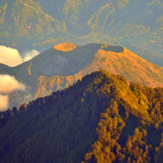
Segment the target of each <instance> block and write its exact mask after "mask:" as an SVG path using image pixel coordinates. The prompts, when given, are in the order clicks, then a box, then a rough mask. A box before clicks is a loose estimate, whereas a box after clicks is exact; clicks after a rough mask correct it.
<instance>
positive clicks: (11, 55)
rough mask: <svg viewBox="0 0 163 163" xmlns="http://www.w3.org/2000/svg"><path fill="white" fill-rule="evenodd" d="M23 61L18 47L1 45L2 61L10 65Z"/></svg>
mask: <svg viewBox="0 0 163 163" xmlns="http://www.w3.org/2000/svg"><path fill="white" fill-rule="evenodd" d="M22 62H23V59H22V57H21V56H20V54H19V52H18V50H17V49H13V48H9V47H6V46H1V45H0V63H3V64H5V65H8V66H10V67H14V66H17V65H19V64H21V63H22Z"/></svg>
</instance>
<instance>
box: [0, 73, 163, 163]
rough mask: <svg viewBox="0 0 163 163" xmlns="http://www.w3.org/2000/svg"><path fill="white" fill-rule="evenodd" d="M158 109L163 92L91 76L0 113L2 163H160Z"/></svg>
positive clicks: (162, 132) (101, 75)
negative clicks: (107, 162)
mask: <svg viewBox="0 0 163 163" xmlns="http://www.w3.org/2000/svg"><path fill="white" fill-rule="evenodd" d="M162 104H163V89H162V88H157V89H152V88H148V87H142V86H141V85H140V84H136V83H134V82H131V84H130V86H129V85H128V84H127V80H126V79H125V78H124V77H121V76H119V75H110V74H109V73H108V72H106V71H99V72H95V73H92V74H90V75H88V76H86V77H84V78H83V79H82V80H81V81H78V82H77V84H75V85H73V86H72V87H69V88H68V89H65V90H63V91H61V92H59V91H58V92H55V93H53V94H52V95H50V96H48V97H45V98H39V99H37V100H35V101H32V102H30V103H29V104H27V105H21V106H20V107H19V108H18V109H17V108H13V109H12V110H11V111H6V112H4V113H1V114H0V116H1V119H0V144H1V146H0V162H2V163H5V162H6V163H9V162H24V163H26V162H31V163H33V162H68V163H69V162H81V161H82V160H84V159H85V161H86V162H98V163H100V162H106V161H110V162H114V161H116V162H127V161H131V162H133V161H137V162H138V161H141V162H146V161H148V162H159V161H160V162H161V161H162V156H161V152H162V150H163V145H162V143H163V138H162V137H161V136H163V126H162V123H163V112H162ZM93 143H94V144H93ZM92 144H93V145H92ZM91 145H92V147H91Z"/></svg>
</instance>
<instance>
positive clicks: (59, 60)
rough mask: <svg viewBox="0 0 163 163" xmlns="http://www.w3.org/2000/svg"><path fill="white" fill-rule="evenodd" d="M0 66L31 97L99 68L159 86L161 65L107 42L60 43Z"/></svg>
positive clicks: (68, 84)
mask: <svg viewBox="0 0 163 163" xmlns="http://www.w3.org/2000/svg"><path fill="white" fill-rule="evenodd" d="M1 67H2V69H0V73H1V74H6V73H7V74H9V75H12V76H15V77H16V79H17V80H19V81H20V82H22V83H24V84H25V85H26V88H27V91H28V92H30V93H31V95H32V97H33V98H37V97H40V96H45V95H49V94H51V93H52V91H56V90H59V89H63V88H65V87H68V86H70V85H72V84H73V83H75V82H77V80H79V79H81V78H82V77H84V76H85V75H87V74H89V73H91V72H94V71H97V70H100V69H104V70H107V71H109V72H110V73H113V74H119V75H122V76H124V77H126V78H127V80H128V81H131V80H133V81H135V82H139V83H141V84H143V85H147V86H150V87H162V86H163V67H161V66H157V65H154V64H152V63H150V62H148V61H146V60H145V59H143V58H141V57H139V56H137V55H136V54H134V53H132V52H131V51H129V50H127V49H126V48H124V47H122V46H111V45H107V44H88V45H84V46H77V45H73V44H69V43H63V44H59V45H55V46H54V47H52V48H50V49H48V50H46V51H44V52H42V53H41V54H40V55H38V56H36V57H35V58H33V59H32V60H30V61H27V62H25V63H23V64H21V65H19V66H17V67H11V68H7V69H6V68H5V66H4V65H1Z"/></svg>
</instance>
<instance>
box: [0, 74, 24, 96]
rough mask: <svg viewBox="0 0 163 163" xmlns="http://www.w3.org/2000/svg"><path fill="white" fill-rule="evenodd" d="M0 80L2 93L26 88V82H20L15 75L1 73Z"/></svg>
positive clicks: (0, 91)
mask: <svg viewBox="0 0 163 163" xmlns="http://www.w3.org/2000/svg"><path fill="white" fill-rule="evenodd" d="M0 81H1V84H0V93H3V94H8V93H11V92H13V91H15V90H22V91H24V90H25V86H24V84H22V83H20V82H18V81H17V80H16V79H15V77H13V76H10V75H0Z"/></svg>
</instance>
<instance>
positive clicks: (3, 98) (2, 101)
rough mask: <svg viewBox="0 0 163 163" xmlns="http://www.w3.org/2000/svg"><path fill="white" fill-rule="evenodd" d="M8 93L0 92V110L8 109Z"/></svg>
mask: <svg viewBox="0 0 163 163" xmlns="http://www.w3.org/2000/svg"><path fill="white" fill-rule="evenodd" d="M8 103H9V99H8V95H2V94H0V111H5V110H7V109H8Z"/></svg>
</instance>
